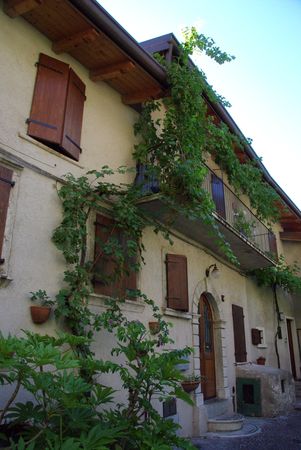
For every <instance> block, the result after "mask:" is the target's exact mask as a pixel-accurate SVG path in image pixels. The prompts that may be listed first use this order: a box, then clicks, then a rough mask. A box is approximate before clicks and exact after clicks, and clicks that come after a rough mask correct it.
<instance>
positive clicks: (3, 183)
mask: <svg viewBox="0 0 301 450" xmlns="http://www.w3.org/2000/svg"><path fill="white" fill-rule="evenodd" d="M12 178H13V171H12V170H10V169H7V168H6V167H2V166H0V258H1V252H2V246H3V239H4V232H5V223H6V216H7V209H8V203H9V194H10V190H11V187H12V185H11V183H10V182H11V181H12Z"/></svg>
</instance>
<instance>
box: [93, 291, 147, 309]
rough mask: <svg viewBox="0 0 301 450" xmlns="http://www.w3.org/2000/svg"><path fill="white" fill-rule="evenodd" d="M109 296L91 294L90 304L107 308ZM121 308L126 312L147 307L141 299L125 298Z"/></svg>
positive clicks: (120, 303) (120, 304)
mask: <svg viewBox="0 0 301 450" xmlns="http://www.w3.org/2000/svg"><path fill="white" fill-rule="evenodd" d="M108 298H109V297H106V296H104V295H100V294H90V305H93V306H97V307H98V308H103V309H106V308H107V305H106V300H107V299H108ZM119 306H120V309H121V310H122V311H125V312H139V313H140V312H142V311H143V310H144V309H145V303H144V302H142V301H141V300H125V302H124V303H123V302H119Z"/></svg>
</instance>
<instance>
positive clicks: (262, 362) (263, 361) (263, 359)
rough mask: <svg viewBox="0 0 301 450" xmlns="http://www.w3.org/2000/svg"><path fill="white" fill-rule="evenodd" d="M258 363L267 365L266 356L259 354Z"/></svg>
mask: <svg viewBox="0 0 301 450" xmlns="http://www.w3.org/2000/svg"><path fill="white" fill-rule="evenodd" d="M256 363H257V364H259V365H260V366H264V365H265V357H264V356H259V358H257V359H256Z"/></svg>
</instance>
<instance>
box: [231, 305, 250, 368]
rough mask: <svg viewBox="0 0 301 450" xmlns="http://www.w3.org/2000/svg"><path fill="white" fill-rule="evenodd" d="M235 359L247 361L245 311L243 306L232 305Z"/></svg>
mask: <svg viewBox="0 0 301 450" xmlns="http://www.w3.org/2000/svg"><path fill="white" fill-rule="evenodd" d="M232 317H233V332H234V348H235V361H236V362H245V361H247V351H246V337H245V324H244V313H243V308H242V307H241V306H237V305H232Z"/></svg>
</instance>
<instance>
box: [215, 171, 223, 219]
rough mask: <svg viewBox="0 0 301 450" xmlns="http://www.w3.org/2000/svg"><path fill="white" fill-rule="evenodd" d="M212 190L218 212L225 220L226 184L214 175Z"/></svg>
mask: <svg viewBox="0 0 301 450" xmlns="http://www.w3.org/2000/svg"><path fill="white" fill-rule="evenodd" d="M211 189H212V200H213V201H214V203H215V207H216V212H217V213H218V214H219V215H220V216H222V217H223V218H224V219H225V218H226V209H225V195H224V183H223V182H222V180H221V179H220V178H219V177H217V176H216V175H214V174H213V173H212V174H211Z"/></svg>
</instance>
